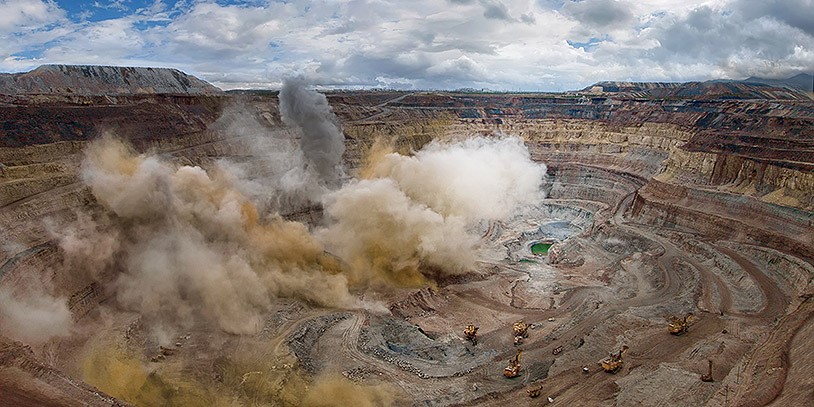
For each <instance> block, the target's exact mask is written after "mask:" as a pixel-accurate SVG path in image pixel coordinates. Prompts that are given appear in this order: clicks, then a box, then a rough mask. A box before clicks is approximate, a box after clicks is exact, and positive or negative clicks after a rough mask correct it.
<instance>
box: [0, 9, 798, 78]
mask: <svg viewBox="0 0 814 407" xmlns="http://www.w3.org/2000/svg"><path fill="white" fill-rule="evenodd" d="M50 63H70V64H96V65H135V66H162V67H173V68H178V69H181V70H183V71H185V72H188V73H191V74H194V75H196V76H199V77H201V78H203V79H205V80H208V81H210V82H212V83H214V84H216V85H218V86H220V87H221V88H224V89H231V88H238V87H272V88H273V87H278V86H279V84H280V81H281V78H282V77H284V76H288V75H295V74H303V75H306V76H308V77H309V78H311V79H312V80H313V81H315V82H317V83H319V84H321V85H324V86H337V87H393V88H407V89H440V88H444V89H454V88H460V87H472V88H488V89H493V90H555V91H558V90H568V89H577V88H582V87H585V86H586V85H588V84H591V83H594V82H597V81H600V80H637V81H638V80H644V81H688V80H706V79H713V78H730V79H742V78H746V77H748V76H763V77H773V78H777V77H788V76H791V75H794V74H796V73H799V72H809V73H810V72H811V71H812V70H814V0H703V1H702V0H346V1H340V0H277V1H196V0H178V1H173V0H163V1H162V0H157V1H153V0H113V1H111V0H97V1H65V0H0V71H2V72H20V71H26V70H29V69H32V68H34V67H36V66H38V65H42V64H50Z"/></svg>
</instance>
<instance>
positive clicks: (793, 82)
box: [741, 73, 814, 93]
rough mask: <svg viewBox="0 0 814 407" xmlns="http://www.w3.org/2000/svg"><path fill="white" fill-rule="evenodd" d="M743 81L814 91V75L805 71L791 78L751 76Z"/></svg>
mask: <svg viewBox="0 0 814 407" xmlns="http://www.w3.org/2000/svg"><path fill="white" fill-rule="evenodd" d="M741 82H746V83H762V84H766V85H772V86H780V87H787V88H792V89H800V90H802V91H803V92H812V93H814V75H809V74H805V73H801V74H797V75H794V76H792V77H791V78H786V79H766V78H758V77H754V76H752V77H749V78H746V79H744V80H743V81H741Z"/></svg>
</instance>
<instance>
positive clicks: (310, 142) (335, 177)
mask: <svg viewBox="0 0 814 407" xmlns="http://www.w3.org/2000/svg"><path fill="white" fill-rule="evenodd" d="M280 116H281V117H282V119H283V123H285V124H286V125H288V126H289V127H291V128H294V129H297V130H299V133H300V136H301V139H300V148H301V149H302V152H303V155H304V156H305V159H306V161H307V163H308V164H309V167H310V168H313V170H314V171H315V172H316V174H317V175H318V176H319V179H320V181H321V182H323V183H325V185H327V186H328V187H330V188H336V187H338V186H339V185H340V182H341V178H342V176H343V175H344V171H343V169H342V154H343V153H344V152H345V137H344V135H343V134H342V128H341V126H340V124H339V120H338V119H337V117H336V116H335V115H334V114H333V112H332V111H331V106H330V105H329V104H328V99H327V98H326V97H325V95H323V94H321V93H319V92H317V91H315V90H311V89H309V88H308V87H307V83H306V82H305V81H304V80H303V79H298V78H289V79H286V80H285V81H284V82H283V87H282V89H281V90H280Z"/></svg>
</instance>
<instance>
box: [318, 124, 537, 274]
mask: <svg viewBox="0 0 814 407" xmlns="http://www.w3.org/2000/svg"><path fill="white" fill-rule="evenodd" d="M371 150H372V151H371V154H370V156H369V157H368V160H367V165H366V167H365V168H364V169H363V170H362V172H361V173H362V174H363V176H364V177H366V179H362V180H354V181H351V182H350V183H348V184H347V185H345V186H344V187H343V188H342V189H341V190H339V191H336V192H333V193H331V194H329V195H328V196H326V198H325V213H326V215H327V216H328V221H329V225H328V226H327V227H326V228H323V229H322V230H320V231H318V232H317V236H318V238H319V239H320V241H322V242H324V243H325V245H326V247H327V248H328V250H329V251H331V252H332V253H334V254H336V255H338V256H339V257H341V258H342V259H343V260H345V261H346V262H347V263H348V264H349V265H350V267H351V271H350V276H351V281H352V282H359V281H364V282H370V281H371V280H383V281H386V282H395V283H397V284H401V285H408V286H410V285H421V284H424V283H426V281H427V275H426V272H427V271H430V272H431V273H437V272H441V273H445V274H459V273H463V272H466V271H468V270H470V269H471V267H472V266H473V264H474V261H475V246H476V244H477V242H478V240H479V236H478V235H477V234H476V233H475V232H474V227H475V226H476V225H477V224H478V223H479V222H482V221H490V220H498V219H502V218H504V217H506V216H508V215H509V214H511V213H512V212H513V211H515V210H517V209H519V208H520V207H522V206H523V205H527V204H530V203H533V202H535V201H536V200H538V199H539V198H540V186H541V183H542V181H543V175H544V174H545V166H544V165H541V164H538V163H535V162H533V161H532V160H531V158H530V155H529V153H528V150H527V149H526V148H525V146H524V145H523V142H522V140H520V139H519V138H516V137H497V138H484V137H476V138H471V139H467V140H463V141H459V142H453V143H442V142H432V143H430V144H429V145H427V146H426V147H425V148H424V149H422V150H420V151H418V152H416V153H415V154H414V155H412V156H407V155H402V154H398V153H394V152H387V151H386V148H385V147H383V146H382V144H377V145H374V147H373V148H372V149H371ZM351 237H352V238H351Z"/></svg>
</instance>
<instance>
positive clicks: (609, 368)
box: [600, 345, 628, 373]
mask: <svg viewBox="0 0 814 407" xmlns="http://www.w3.org/2000/svg"><path fill="white" fill-rule="evenodd" d="M627 350H628V347H627V345H623V346H622V350H620V351H619V353H618V354H615V353H611V354H610V356H609V357H607V358H606V359H605V360H603V361H602V362H600V365H602V370H604V371H606V372H608V373H616V372H618V371H619V369H621V368H622V365H624V362H623V361H622V355H623V354H624V353H625V351H627Z"/></svg>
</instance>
